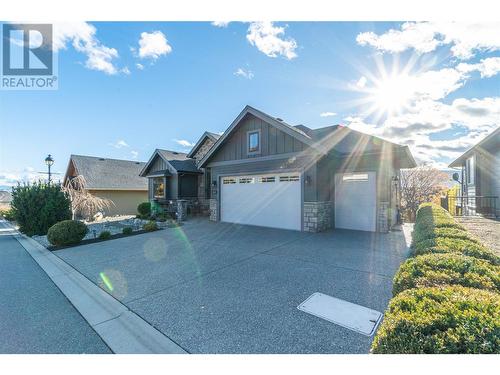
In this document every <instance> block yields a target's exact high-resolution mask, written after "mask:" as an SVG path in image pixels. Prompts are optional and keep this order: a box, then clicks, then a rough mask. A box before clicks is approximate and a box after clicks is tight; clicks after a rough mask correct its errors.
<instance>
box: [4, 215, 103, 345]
mask: <svg viewBox="0 0 500 375" xmlns="http://www.w3.org/2000/svg"><path fill="white" fill-rule="evenodd" d="M0 300H1V303H0V353H110V352H111V351H110V349H109V348H108V346H107V345H106V344H105V343H104V342H103V341H102V340H101V338H100V337H99V336H98V335H97V334H96V333H95V331H94V330H93V329H92V328H91V327H90V326H89V324H88V323H87V322H86V321H85V320H84V319H83V318H82V316H81V315H80V314H79V313H78V311H77V310H76V309H75V308H74V307H73V305H71V303H70V302H69V301H68V300H67V299H66V297H65V296H64V295H63V294H62V293H61V292H60V290H59V289H58V288H57V287H56V286H55V285H54V283H53V282H52V281H51V280H50V278H49V277H48V276H47V274H46V273H45V272H43V270H42V269H41V268H40V267H39V266H38V265H37V263H36V262H35V261H34V260H33V259H32V258H31V256H30V255H29V254H28V253H27V252H26V251H25V250H24V248H23V247H22V246H21V245H20V244H19V242H18V241H17V240H16V239H15V238H14V232H13V231H12V230H11V229H9V227H8V226H7V225H6V223H5V221H4V220H2V219H0Z"/></svg>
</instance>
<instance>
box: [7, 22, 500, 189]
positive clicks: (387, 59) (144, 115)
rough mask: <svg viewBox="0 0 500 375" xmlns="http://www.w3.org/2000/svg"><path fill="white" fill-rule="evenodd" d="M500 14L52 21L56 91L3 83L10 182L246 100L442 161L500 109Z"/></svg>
mask: <svg viewBox="0 0 500 375" xmlns="http://www.w3.org/2000/svg"><path fill="white" fill-rule="evenodd" d="M499 35H500V25H499V24H480V25H469V24H449V23H448V24H436V23H401V22H394V23H386V22H384V23H382V22H376V23H370V22H359V23H348V22H332V23H323V22H298V23H295V22H287V23H285V22H274V23H241V22H234V23H229V24H215V25H214V24H212V23H209V22H204V23H202V22H161V23H155V22H146V23H124V22H119V23H100V22H98V23H74V24H65V25H54V39H55V48H56V49H57V50H58V76H59V88H58V90H56V91H0V126H1V132H2V137H1V140H0V186H4V187H5V186H8V185H12V184H13V183H14V181H16V180H18V179H33V178H37V177H38V176H40V175H38V174H37V173H36V172H38V171H43V170H45V166H44V164H43V159H44V158H45V156H46V154H47V153H51V154H53V156H54V158H55V160H56V164H55V166H54V169H55V170H56V171H59V172H64V170H65V168H66V164H67V162H68V159H69V155H70V154H72V153H74V154H85V155H95V156H102V157H110V158H120V159H137V160H141V161H146V160H147V159H148V158H149V157H150V155H151V153H152V152H153V150H154V149H155V148H166V149H173V150H178V151H186V150H189V148H190V146H189V144H192V143H195V142H196V141H197V139H198V137H199V136H200V135H201V134H202V133H203V132H204V131H205V130H209V131H213V132H222V131H224V130H225V129H226V128H227V126H228V125H229V124H230V123H231V121H232V120H233V119H234V118H235V117H236V116H237V115H238V113H239V112H240V111H241V109H242V108H243V107H244V106H245V105H246V104H250V105H252V106H254V107H257V108H259V109H261V110H263V111H265V112H267V113H269V114H271V115H275V116H278V117H281V118H283V119H285V120H286V121H287V122H289V123H291V124H305V125H307V126H309V127H312V128H316V127H321V126H327V125H331V124H338V123H340V124H344V125H347V126H351V127H353V128H355V129H357V130H360V131H364V132H366V133H370V134H375V135H378V136H381V137H384V138H386V139H389V140H392V141H395V142H398V143H404V144H409V146H410V148H411V149H412V152H413V153H414V155H415V157H416V158H417V159H418V160H419V161H420V162H428V163H433V164H435V165H436V166H438V167H443V166H445V165H446V164H447V163H449V162H450V161H451V160H452V159H453V158H454V157H456V156H458V155H459V154H460V153H462V152H463V151H464V150H465V149H466V148H468V147H470V146H471V145H472V144H474V143H476V142H477V141H479V140H480V139H481V138H483V137H484V136H485V135H486V134H488V133H489V132H491V131H492V130H493V129H494V128H495V127H497V126H498V124H499V123H500V74H499V73H500V37H499Z"/></svg>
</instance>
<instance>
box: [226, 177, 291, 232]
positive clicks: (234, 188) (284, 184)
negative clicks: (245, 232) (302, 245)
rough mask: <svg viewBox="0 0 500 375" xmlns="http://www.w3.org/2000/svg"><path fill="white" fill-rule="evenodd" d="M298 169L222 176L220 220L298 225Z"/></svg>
mask: <svg viewBox="0 0 500 375" xmlns="http://www.w3.org/2000/svg"><path fill="white" fill-rule="evenodd" d="M300 218H301V183H300V175H299V174H298V173H287V174H265V175H249V176H233V177H223V178H222V179H221V221H225V222H228V223H239V224H249V225H259V226H264V227H272V228H283V229H295V230H300V229H301V219H300Z"/></svg>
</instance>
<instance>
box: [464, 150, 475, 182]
mask: <svg viewBox="0 0 500 375" xmlns="http://www.w3.org/2000/svg"><path fill="white" fill-rule="evenodd" d="M465 175H466V177H467V184H468V185H473V184H474V157H470V158H469V159H467V160H466V161H465Z"/></svg>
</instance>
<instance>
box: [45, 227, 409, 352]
mask: <svg viewBox="0 0 500 375" xmlns="http://www.w3.org/2000/svg"><path fill="white" fill-rule="evenodd" d="M408 229H409V228H405V231H408ZM55 254H56V255H58V256H59V257H61V258H62V259H64V260H65V261H66V262H68V263H70V264H71V265H73V266H74V267H75V268H76V269H78V270H79V271H80V272H81V273H83V274H84V275H86V276H87V277H88V278H89V279H90V280H92V281H94V282H95V283H96V284H98V285H100V286H101V287H102V288H103V289H104V290H106V291H108V292H109V293H110V294H112V295H113V296H115V297H116V298H117V299H119V300H121V301H122V302H123V303H124V304H126V305H127V306H128V307H129V308H130V309H131V310H133V311H134V312H135V313H136V314H138V315H140V316H141V317H142V318H143V319H145V320H146V321H148V322H150V323H151V324H152V325H153V326H154V327H156V328H157V329H159V330H160V331H162V332H163V333H164V334H165V335H166V336H168V337H169V338H170V339H171V340H173V341H175V342H176V343H177V344H179V345H180V346H181V347H183V348H184V349H185V350H187V351H188V352H191V353H367V352H368V351H369V348H370V344H371V340H372V337H366V336H363V335H361V334H359V333H356V332H354V331H351V330H349V329H346V328H343V327H340V326H338V325H335V324H333V323H330V322H328V321H326V320H322V319H320V318H316V317H314V316H312V315H309V314H306V313H304V312H301V311H299V310H298V309H297V306H298V305H299V304H300V303H301V302H303V301H304V300H305V299H306V298H307V297H308V296H310V295H311V294H312V293H314V292H322V293H324V294H328V295H331V296H334V297H337V298H341V299H344V300H347V301H349V302H353V303H357V304H360V305H362V306H366V307H369V308H372V309H375V310H378V311H384V310H385V308H386V306H387V303H388V301H389V299H390V297H391V288H392V281H391V280H392V277H393V275H394V273H395V271H396V270H397V268H398V267H399V264H400V263H401V262H402V261H403V260H404V259H405V258H406V257H407V255H408V247H407V242H406V241H405V236H404V234H403V232H392V233H389V234H374V233H365V232H355V231H347V230H345V231H344V230H335V231H330V232H326V233H319V234H310V233H301V232H295V231H286V230H278V229H269V228H261V227H252V226H242V225H231V224H224V223H212V222H209V221H208V220H205V219H194V220H191V221H188V222H186V224H185V225H183V226H182V227H180V228H177V229H172V228H170V229H166V230H162V231H158V232H154V233H150V234H144V235H137V236H133V237H129V238H123V239H118V240H112V241H107V242H100V243H96V244H91V245H85V246H79V247H74V248H71V249H66V250H60V251H57V252H56V253H55Z"/></svg>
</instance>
